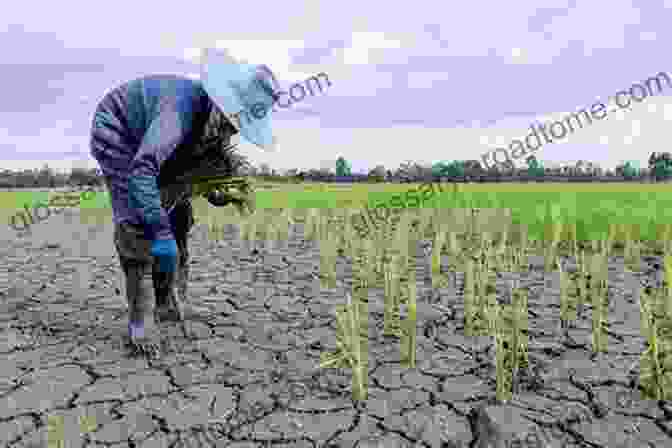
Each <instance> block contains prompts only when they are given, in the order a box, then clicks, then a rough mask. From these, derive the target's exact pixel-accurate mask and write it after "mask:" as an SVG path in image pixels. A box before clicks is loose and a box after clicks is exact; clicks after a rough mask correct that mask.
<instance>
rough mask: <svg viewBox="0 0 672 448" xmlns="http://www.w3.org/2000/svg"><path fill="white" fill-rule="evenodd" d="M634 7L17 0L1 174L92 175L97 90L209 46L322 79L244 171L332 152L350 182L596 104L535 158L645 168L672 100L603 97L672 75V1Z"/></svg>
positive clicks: (283, 72)
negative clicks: (44, 168) (587, 121)
mask: <svg viewBox="0 0 672 448" xmlns="http://www.w3.org/2000/svg"><path fill="white" fill-rule="evenodd" d="M638 4H639V5H640V6H636V5H635V3H634V2H631V1H626V0H611V1H610V2H604V1H599V2H598V1H593V2H588V1H586V2H581V3H580V4H579V3H578V2H575V1H559V0H558V1H548V0H540V1H537V2H493V1H489V2H486V1H483V0H472V1H469V2H460V3H459V6H457V5H458V3H455V2H445V1H428V0H416V1H414V2H411V3H409V2H402V3H398V4H394V3H390V2H389V1H385V2H382V1H373V0H368V1H362V2H359V1H358V2H353V4H352V5H348V4H347V2H345V3H344V2H333V1H330V2H327V1H321V0H310V1H299V0H285V1H282V2H257V3H254V4H253V6H252V5H248V4H246V3H240V4H235V3H232V2H221V1H217V2H205V1H197V0H192V1H190V2H187V3H180V2H178V3H174V5H176V6H171V5H173V3H171V2H166V1H165V0H161V1H160V2H158V1H153V0H145V1H137V0H135V1H129V0H116V1H115V2H113V4H109V5H107V6H106V5H105V4H101V3H98V2H84V1H74V0H61V1H59V2H44V1H39V2H38V1H35V0H22V1H20V2H11V3H10V4H9V5H5V6H4V7H3V11H2V14H1V15H0V33H2V34H0V36H1V37H0V51H1V54H2V55H3V57H4V59H3V61H2V66H1V67H2V82H1V83H0V94H1V98H2V101H1V102H0V123H2V126H1V129H0V132H2V134H4V135H2V136H1V138H0V142H1V144H2V154H3V155H4V157H3V159H4V160H3V162H4V166H3V167H5V168H11V169H14V168H21V167H29V168H32V167H39V166H41V165H42V164H44V163H45V162H47V163H49V164H50V165H51V166H53V167H56V168H71V167H72V166H90V167H94V166H96V164H95V161H94V160H93V159H92V157H91V156H90V155H89V148H88V142H89V136H88V134H89V129H90V124H91V118H92V113H93V111H94V110H95V107H96V105H97V102H98V101H99V100H100V99H101V98H102V96H103V95H104V93H105V92H106V91H107V90H108V89H110V88H113V87H115V86H117V85H119V84H121V83H123V82H125V81H127V80H130V79H132V78H134V77H138V76H141V75H145V74H149V73H176V74H184V75H189V74H194V73H198V72H199V65H198V57H199V54H200V52H199V48H202V47H204V46H216V47H219V48H226V49H228V50H229V51H231V52H232V53H233V54H234V55H238V56H240V57H244V58H246V59H248V60H249V61H250V62H259V63H264V64H267V65H268V66H270V67H271V69H272V70H273V72H274V73H275V74H276V75H277V76H278V77H279V78H280V82H281V84H282V85H283V86H287V87H289V86H291V85H292V84H294V83H296V82H301V81H303V80H304V79H306V78H307V77H308V76H311V75H312V74H316V73H319V72H324V73H327V74H328V76H329V79H330V81H331V83H332V84H331V87H329V88H328V90H327V91H325V93H323V94H322V95H319V94H318V95H315V96H314V97H308V98H307V99H305V100H304V101H303V102H301V103H300V104H297V105H295V106H294V107H293V108H292V109H284V110H279V111H278V112H276V113H274V114H273V119H272V120H273V126H274V129H275V134H276V135H277V137H278V141H279V148H278V150H277V152H276V153H273V154H269V153H264V152H262V151H260V150H258V149H256V148H255V147H253V146H252V145H249V144H246V143H243V144H242V145H241V151H242V152H243V153H245V154H246V155H248V156H249V157H250V159H251V160H252V161H253V162H254V163H255V164H259V163H262V162H266V163H269V164H270V165H271V166H272V167H276V168H280V169H285V168H300V169H305V168H311V167H319V166H325V165H326V166H329V167H333V166H334V161H335V159H336V158H337V157H338V156H340V155H342V156H344V157H345V158H346V159H348V160H350V161H351V163H352V165H353V169H354V171H360V170H365V169H368V168H371V167H373V166H375V165H377V164H383V165H385V166H386V167H388V168H396V167H397V166H398V165H399V164H400V163H402V162H404V161H406V160H414V161H419V162H423V163H431V162H434V161H438V160H455V159H459V160H463V159H480V157H481V155H482V154H484V153H486V152H488V151H491V150H493V149H495V148H497V147H508V145H509V143H510V141H511V140H512V139H516V138H520V137H524V136H525V135H526V134H527V133H528V132H529V126H530V125H531V124H532V123H539V122H547V121H548V120H551V119H559V120H562V119H563V117H564V116H565V115H566V114H568V113H571V112H573V111H576V110H580V109H583V108H590V106H591V105H592V104H593V103H594V102H595V101H598V100H600V101H603V102H604V103H605V104H607V110H608V111H610V112H609V113H608V114H607V116H606V118H604V119H603V120H601V121H596V122H594V123H593V124H592V125H590V126H587V127H585V128H584V129H577V130H576V131H575V132H574V133H573V134H571V135H569V136H567V137H565V138H564V139H562V140H560V141H558V142H554V143H552V144H545V145H544V146H543V147H542V148H541V149H539V150H538V151H537V152H536V155H537V157H538V158H539V159H540V160H543V161H546V165H547V166H550V165H552V164H553V163H559V162H572V161H576V160H578V159H587V160H591V161H595V162H598V163H599V164H601V165H602V166H604V167H613V166H615V165H616V164H618V163H620V162H622V161H624V160H635V161H639V162H640V163H641V164H644V165H645V164H646V160H647V159H648V155H649V153H650V152H651V151H654V150H657V151H663V150H668V151H669V150H670V149H671V148H670V145H669V144H668V143H667V140H668V138H667V135H669V133H671V132H672V126H670V124H669V122H670V119H672V107H671V105H670V104H668V103H670V96H669V92H672V87H669V86H664V90H663V92H659V93H656V94H655V96H651V97H648V98H646V99H644V100H642V101H641V102H639V103H635V102H633V106H632V107H631V108H629V109H627V110H624V111H620V112H618V111H615V110H614V109H615V108H616V106H615V103H614V102H613V100H610V98H611V97H612V96H613V95H614V94H615V93H616V92H618V91H620V90H628V89H629V88H630V86H632V85H633V84H634V83H638V82H642V81H643V80H645V79H647V78H649V77H651V76H654V75H656V74H657V73H659V72H661V71H662V72H669V73H670V74H671V75H672V67H670V63H669V62H668V61H667V55H668V54H669V44H670V42H672V39H670V37H672V29H671V28H670V27H669V23H671V22H672V1H663V0H648V1H646V2H639V3H638ZM262 5H263V6H262ZM603 5H604V6H603ZM196 6H199V7H198V8H196ZM611 111H613V112H611Z"/></svg>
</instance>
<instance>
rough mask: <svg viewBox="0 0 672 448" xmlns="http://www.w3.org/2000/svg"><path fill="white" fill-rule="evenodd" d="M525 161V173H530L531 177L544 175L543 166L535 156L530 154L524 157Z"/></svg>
mask: <svg viewBox="0 0 672 448" xmlns="http://www.w3.org/2000/svg"><path fill="white" fill-rule="evenodd" d="M526 162H527V174H528V175H530V176H531V177H543V175H544V167H543V165H542V164H541V162H539V161H538V160H537V158H536V157H535V156H530V157H528V158H527V159H526Z"/></svg>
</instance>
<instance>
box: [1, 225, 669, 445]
mask: <svg viewBox="0 0 672 448" xmlns="http://www.w3.org/2000/svg"><path fill="white" fill-rule="evenodd" d="M52 225H53V224H52ZM76 225H81V226H85V225H84V224H76ZM292 227H293V229H294V232H293V233H292V237H291V238H290V240H289V241H284V242H283V241H281V242H274V243H273V245H272V246H270V247H269V246H268V245H266V244H265V243H264V242H256V244H255V245H256V247H257V249H258V250H255V249H254V248H250V247H249V245H248V244H247V243H246V242H244V241H241V240H240V239H239V236H238V231H237V229H236V227H234V226H227V227H226V228H225V232H224V239H223V240H222V241H217V242H215V241H211V240H209V239H208V237H207V232H206V231H205V230H204V229H203V227H197V228H195V229H194V232H193V236H192V238H191V242H190V248H191V254H192V261H191V278H190V296H191V300H192V303H193V304H195V305H196V306H199V307H202V309H203V310H204V311H206V312H205V313H204V316H205V317H204V318H203V319H202V320H190V321H189V322H188V323H187V330H188V335H187V337H186V338H185V337H184V335H183V334H182V332H181V330H180V329H179V328H178V327H177V326H175V325H163V326H162V332H163V333H164V335H165V337H164V338H163V339H164V341H166V342H167V343H166V347H165V348H166V353H165V354H164V355H163V356H162V358H161V359H159V360H157V361H147V360H143V359H131V358H127V357H126V356H125V352H124V351H123V350H122V347H121V337H122V335H123V334H124V331H125V328H126V302H125V298H124V297H122V296H121V293H122V292H121V291H120V290H119V288H118V286H119V283H118V282H119V279H120V278H121V277H120V271H119V267H118V263H117V259H116V254H115V252H114V249H113V246H112V243H111V241H112V234H111V226H108V227H106V228H101V229H102V230H100V229H98V230H97V233H95V234H92V233H90V234H89V235H90V238H89V240H88V241H87V242H86V244H99V245H101V247H103V249H102V250H100V251H99V253H98V254H96V255H90V252H88V253H89V255H88V256H81V254H80V256H79V257H73V256H72V255H71V252H69V251H66V250H65V249H64V246H63V243H62V242H59V241H55V240H53V238H52V241H48V242H46V243H45V241H46V240H43V241H39V239H37V238H32V239H31V238H24V239H14V240H7V241H6V242H4V243H3V246H2V251H3V253H2V276H1V277H0V281H1V282H2V283H1V285H0V299H1V300H0V310H1V311H0V319H1V321H0V366H1V371H0V379H1V381H0V441H1V444H2V446H11V447H25V448H29V447H37V446H47V440H48V430H47V429H48V426H47V424H48V422H49V419H50V418H55V416H56V417H62V418H63V420H62V421H63V426H62V437H64V440H65V445H64V446H66V447H80V446H82V447H84V446H86V447H94V446H106V447H120V448H121V447H157V448H158V447H172V446H177V447H180V446H186V447H191V446H194V447H196V446H218V447H230V448H253V447H270V446H272V447H286V448H289V447H295V448H304V447H305V448H307V447H324V448H327V447H343V448H354V447H362V448H364V447H381V448H382V447H384V448H395V447H431V448H441V447H450V448H457V447H464V448H467V447H469V448H489V447H493V448H502V447H506V448H508V447H535V448H536V447H546V446H549V447H575V446H576V447H581V446H586V447H608V448H620V447H624V448H629V447H666V446H672V407H671V406H670V405H669V403H667V402H662V401H661V402H656V401H653V400H641V399H640V395H639V391H638V390H637V382H638V381H637V380H638V376H639V355H640V353H641V352H642V350H643V349H644V348H645V341H644V338H643V337H642V336H641V335H640V328H639V305H638V296H639V285H640V284H641V283H642V282H647V281H648V282H651V281H655V279H656V273H655V272H654V271H653V270H652V268H651V267H650V266H652V264H653V263H654V261H655V260H653V259H651V260H647V259H644V260H642V264H643V274H641V275H632V274H629V273H625V272H624V270H623V263H622V261H619V260H618V259H614V260H613V262H612V263H610V272H609V287H610V293H611V294H612V299H611V301H610V308H609V352H608V353H607V354H603V355H600V356H598V357H593V356H592V353H591V342H590V332H591V321H590V319H591V317H590V306H589V305H587V306H586V307H585V309H584V310H583V312H582V313H581V314H580V318H579V320H578V321H577V325H576V326H575V328H572V329H571V330H569V336H570V338H566V337H564V336H563V332H562V330H561V329H560V299H559V278H558V276H557V274H548V273H547V274H544V272H543V258H541V257H538V258H534V257H532V258H531V259H530V262H531V263H532V269H531V270H530V272H529V275H528V274H524V275H523V274H516V275H518V278H519V279H520V282H521V286H527V287H529V290H530V296H529V339H530V343H529V358H530V366H531V368H530V372H529V374H528V375H527V377H526V378H525V379H524V381H523V383H522V389H521V393H519V394H517V395H514V399H513V400H512V401H511V402H509V403H507V404H503V405H502V404H497V403H496V401H495V400H494V397H495V365H494V352H493V348H492V344H491V342H490V338H487V337H467V336H465V335H464V329H463V300H462V297H461V294H460V292H459V289H455V288H446V289H441V290H434V291H433V290H432V288H431V277H430V270H429V259H428V258H427V256H426V255H425V251H424V250H423V247H421V246H422V244H426V243H427V242H424V243H421V244H420V245H419V247H418V252H417V254H416V255H417V262H418V272H417V280H418V338H417V368H416V369H404V368H401V367H400V366H399V342H398V341H395V340H394V339H391V338H383V337H382V336H381V334H382V323H383V322H382V320H383V313H382V312H383V291H382V290H378V289H373V290H370V292H369V399H368V400H367V402H366V403H365V404H358V403H356V402H353V400H352V393H351V388H350V381H351V374H350V373H349V372H348V371H346V370H340V369H332V370H326V369H320V368H319V356H320V353H321V352H323V351H325V350H328V351H331V350H334V349H335V348H336V345H335V344H336V336H335V307H336V305H338V304H343V303H345V302H346V299H345V297H346V291H350V282H351V279H352V275H351V272H350V263H349V261H347V260H345V259H344V258H343V257H339V259H338V262H337V273H338V284H337V288H336V289H334V290H321V289H320V282H319V278H318V271H319V248H318V246H317V244H316V243H313V242H306V241H305V240H304V239H303V238H302V235H303V233H302V226H301V225H296V226H292ZM80 235H81V234H80ZM92 235H93V236H92ZM658 261H659V260H658ZM460 283H461V277H460V276H459V275H458V287H459V284H460ZM498 287H499V286H498ZM402 317H403V316H402ZM83 416H85V417H86V418H87V419H86V422H87V425H86V426H88V428H86V429H83V428H82V427H81V425H80V423H81V421H82V420H80V418H81V417H83Z"/></svg>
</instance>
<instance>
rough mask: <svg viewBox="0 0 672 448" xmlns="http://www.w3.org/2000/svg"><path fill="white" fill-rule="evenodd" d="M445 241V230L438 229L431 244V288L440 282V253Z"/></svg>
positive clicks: (436, 286)
mask: <svg viewBox="0 0 672 448" xmlns="http://www.w3.org/2000/svg"><path fill="white" fill-rule="evenodd" d="M445 242H446V232H445V231H443V230H439V231H437V232H436V233H435V235H434V241H433V246H432V271H431V272H432V288H438V287H439V285H440V284H441V283H442V276H441V253H442V251H443V245H444V243H445Z"/></svg>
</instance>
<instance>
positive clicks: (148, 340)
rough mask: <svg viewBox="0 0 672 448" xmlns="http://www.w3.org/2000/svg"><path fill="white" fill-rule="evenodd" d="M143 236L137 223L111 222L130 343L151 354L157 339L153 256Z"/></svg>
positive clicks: (137, 348)
mask: <svg viewBox="0 0 672 448" xmlns="http://www.w3.org/2000/svg"><path fill="white" fill-rule="evenodd" d="M143 236H144V235H143V231H142V229H141V228H139V227H137V226H131V225H129V224H126V223H121V224H118V225H116V226H115V246H116V248H117V253H118V254H119V259H120V261H121V265H122V269H123V270H124V275H125V277H126V298H127V300H128V314H129V316H128V336H129V340H130V345H131V348H132V349H133V350H134V351H141V352H144V353H146V354H149V355H152V356H154V355H156V354H157V353H158V348H159V342H160V338H159V333H158V327H157V325H156V322H155V319H154V306H155V301H156V299H155V296H154V284H153V280H152V267H153V264H154V257H152V256H151V254H150V248H151V242H150V241H147V240H145V239H144V238H143Z"/></svg>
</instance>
